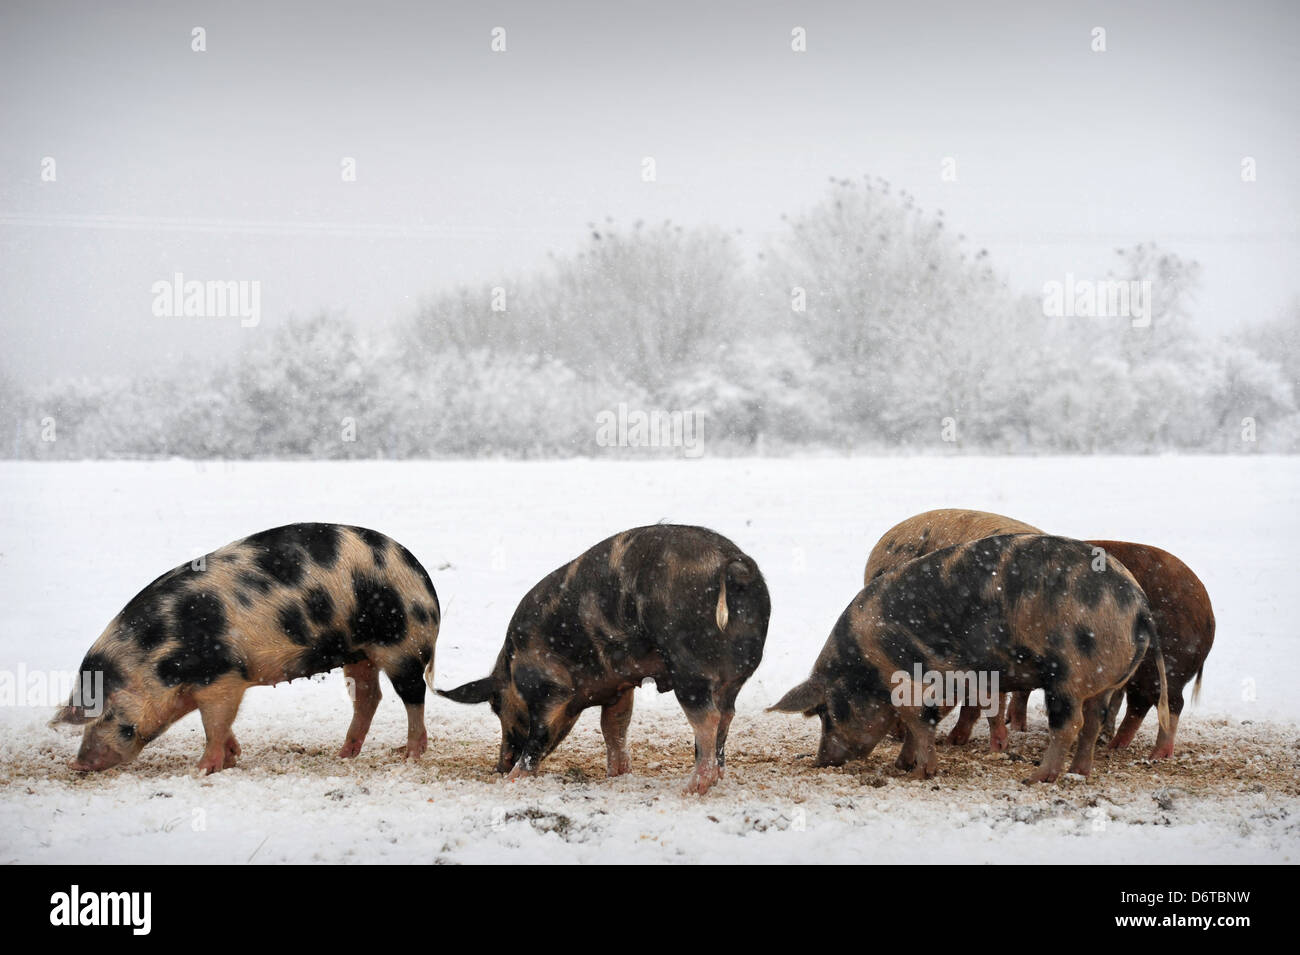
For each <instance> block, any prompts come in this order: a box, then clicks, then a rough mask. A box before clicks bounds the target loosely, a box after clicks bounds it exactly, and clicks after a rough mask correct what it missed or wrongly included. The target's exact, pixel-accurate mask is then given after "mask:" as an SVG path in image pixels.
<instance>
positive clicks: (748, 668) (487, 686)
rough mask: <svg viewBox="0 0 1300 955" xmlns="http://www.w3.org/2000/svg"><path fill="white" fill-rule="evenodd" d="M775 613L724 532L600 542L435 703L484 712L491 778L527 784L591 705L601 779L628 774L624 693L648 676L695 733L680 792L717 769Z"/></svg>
mask: <svg viewBox="0 0 1300 955" xmlns="http://www.w3.org/2000/svg"><path fill="white" fill-rule="evenodd" d="M770 609H771V605H770V601H769V599H768V593H767V585H766V584H765V583H764V581H763V575H762V574H761V573H759V570H758V565H757V564H756V563H754V560H753V559H752V558H751V557H749V556H747V555H746V554H745V553H744V552H743V551H741V549H740V548H739V547H737V546H736V545H735V544H733V543H732V542H731V541H729V540H727V539H726V538H725V537H723V536H721V535H720V534H715V533H714V532H713V531H710V530H706V529H704V528H702V527H685V526H681V525H674V524H656V525H653V526H650V527H638V528H635V529H633V530H629V531H624V532H623V533H621V534H616V535H615V536H613V537H611V538H609V539H607V540H604V541H601V542H600V543H599V544H597V545H596V546H595V547H593V548H591V549H590V550H589V551H587V552H586V553H584V554H583V555H582V556H581V557H578V558H577V559H576V560H574V561H572V562H571V563H568V564H566V565H564V566H563V567H561V568H559V569H558V570H556V571H554V572H553V573H551V574H549V575H547V576H546V577H545V578H543V579H542V580H541V582H540V583H538V584H537V585H536V586H535V587H533V589H532V590H530V591H529V592H528V593H527V594H526V595H525V596H524V598H523V600H521V601H520V602H519V606H518V608H517V609H516V610H515V613H514V616H513V617H512V618H511V620H510V626H509V628H508V630H507V632H506V642H505V646H503V647H502V649H501V653H500V654H499V655H498V657H497V662H496V666H495V667H494V668H493V670H492V673H491V675H490V676H487V677H484V678H483V679H481V680H476V681H474V682H472V683H467V684H465V685H464V686H460V687H457V688H456V689H454V690H446V691H442V690H440V691H439V692H440V693H441V694H442V695H443V696H446V697H447V698H448V699H451V700H455V701H456V702H458V703H483V702H487V703H490V704H491V706H492V710H493V712H494V713H496V715H497V716H498V717H499V718H500V721H501V752H500V757H499V759H498V761H497V767H496V769H497V772H499V773H504V772H507V771H508V772H509V773H510V778H511V779H516V778H518V777H519V776H521V775H527V774H532V773H535V772H536V771H537V767H538V765H539V764H540V763H541V761H542V760H543V759H544V758H545V757H546V756H547V755H548V754H549V753H551V751H552V750H554V749H555V747H556V746H558V745H559V743H560V741H561V740H563V739H564V737H565V736H566V735H567V734H568V732H569V730H570V729H572V728H573V724H574V723H575V722H576V721H577V719H578V715H579V714H580V713H581V712H582V711H583V710H584V709H586V708H587V707H590V706H599V707H601V717H600V728H601V732H602V733H603V734H604V737H605V747H606V768H607V771H608V773H609V775H610V776H617V775H619V774H620V773H625V772H627V771H628V769H629V763H630V761H629V757H628V751H627V730H628V723H629V722H630V720H631V717H632V694H633V692H634V691H635V690H636V688H637V687H638V686H640V685H641V683H642V681H644V680H646V679H647V678H649V679H653V680H654V681H655V685H656V686H657V688H658V689H659V691H660V692H666V691H667V690H670V689H671V690H672V691H673V692H674V693H676V694H677V700H678V702H680V703H681V705H682V709H683V710H685V711H686V718H687V719H688V720H689V721H690V723H691V726H692V728H693V729H694V730H695V771H694V772H693V773H692V775H691V778H690V782H689V783H688V784H687V792H693V793H704V792H706V791H707V790H708V789H709V787H710V786H712V785H713V784H714V783H715V782H716V781H717V780H718V778H719V777H720V776H721V775H722V773H723V771H724V770H725V767H726V753H725V747H726V742H727V729H728V727H729V726H730V725H731V719H732V715H733V713H734V712H735V702H736V694H737V693H739V692H740V688H741V687H742V686H743V685H744V683H745V681H746V680H747V679H748V678H749V676H750V674H751V673H753V672H754V670H755V668H756V667H757V666H758V664H759V661H760V660H761V659H762V657H763V644H764V641H765V640H766V638H767V620H768V614H769V612H770Z"/></svg>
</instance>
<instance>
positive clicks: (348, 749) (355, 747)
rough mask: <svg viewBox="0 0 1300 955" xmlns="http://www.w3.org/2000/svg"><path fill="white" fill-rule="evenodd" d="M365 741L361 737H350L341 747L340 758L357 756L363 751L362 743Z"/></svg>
mask: <svg viewBox="0 0 1300 955" xmlns="http://www.w3.org/2000/svg"><path fill="white" fill-rule="evenodd" d="M363 742H364V741H363V740H359V739H358V740H352V739H350V740H347V741H345V742H344V743H343V746H342V747H341V748H340V749H339V759H351V758H352V757H353V756H356V755H357V754H358V753H360V752H361V744H362V743H363Z"/></svg>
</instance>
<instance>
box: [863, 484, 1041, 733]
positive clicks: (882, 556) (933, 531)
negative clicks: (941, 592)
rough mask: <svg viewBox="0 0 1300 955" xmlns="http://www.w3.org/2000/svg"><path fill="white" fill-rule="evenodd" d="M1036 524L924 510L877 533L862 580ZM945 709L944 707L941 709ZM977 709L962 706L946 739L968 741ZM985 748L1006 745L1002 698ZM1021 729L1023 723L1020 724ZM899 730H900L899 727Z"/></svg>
mask: <svg viewBox="0 0 1300 955" xmlns="http://www.w3.org/2000/svg"><path fill="white" fill-rule="evenodd" d="M1041 533H1043V532H1042V531H1041V530H1039V529H1038V528H1037V527H1034V526H1032V525H1030V524H1026V523H1025V522H1024V521H1018V520H1016V519H1015V518H1013V517H1004V516H1003V515H1001V514H993V513H990V512H988V511H971V510H966V509H963V508H955V507H948V508H939V509H938V510H933V511H924V512H922V513H920V514H917V515H915V516H913V517H909V518H908V519H907V520H905V521H900V522H899V523H897V524H895V525H894V526H893V527H891V528H890V529H889V530H887V531H885V533H884V534H882V535H881V537H880V540H879V541H877V542H876V546H875V547H873V548H872V549H871V555H870V556H869V557H868V558H867V568H866V571H865V572H864V574H863V583H866V584H869V583H871V581H872V579H873V578H875V577H878V576H880V575H881V574H883V573H885V572H887V571H890V570H893V569H894V568H895V567H900V566H902V565H903V564H905V563H907V562H908V561H909V560H913V559H915V558H917V557H922V556H924V555H925V554H930V553H933V552H934V551H936V550H942V549H943V548H945V547H953V546H955V545H957V544H965V543H968V542H969V541H974V540H980V539H981V538H984V537H995V536H997V535H999V534H1041ZM945 712H946V711H945ZM980 712H981V709H980V707H979V706H976V705H969V706H963V707H962V711H961V713H960V714H959V715H958V718H957V724H956V725H955V726H954V727H953V728H952V731H951V732H950V733H949V734H948V742H949V743H950V744H951V745H954V746H960V745H962V744H964V743H967V742H969V741H970V735H971V730H972V729H973V728H974V726H975V721H976V720H977V719H979V716H980ZM988 723H989V749H990V750H992V751H993V752H995V753H1000V752H1003V751H1004V750H1005V749H1006V748H1007V725H1006V720H1005V719H1004V713H1003V702H1002V700H1001V699H999V701H998V712H997V713H996V714H994V715H992V716H990V717H988ZM1022 729H1023V727H1022ZM900 733H901V730H900Z"/></svg>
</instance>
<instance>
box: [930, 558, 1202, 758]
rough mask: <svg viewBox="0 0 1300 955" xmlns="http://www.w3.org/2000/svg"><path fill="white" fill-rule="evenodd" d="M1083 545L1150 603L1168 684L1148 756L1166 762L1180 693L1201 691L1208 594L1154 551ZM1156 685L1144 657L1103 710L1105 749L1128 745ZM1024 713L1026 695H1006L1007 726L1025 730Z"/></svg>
mask: <svg viewBox="0 0 1300 955" xmlns="http://www.w3.org/2000/svg"><path fill="white" fill-rule="evenodd" d="M1086 543H1087V544H1088V546H1090V547H1094V548H1100V549H1101V550H1103V551H1105V552H1106V555H1107V559H1114V560H1118V561H1119V562H1120V563H1122V564H1123V565H1124V566H1125V567H1126V568H1127V569H1128V571H1129V573H1131V574H1132V575H1133V577H1134V579H1136V580H1137V582H1138V583H1139V584H1140V585H1141V586H1142V589H1143V590H1144V591H1145V592H1146V595H1147V600H1148V601H1149V603H1150V605H1151V614H1152V616H1153V617H1154V618H1155V621H1156V629H1157V630H1159V631H1160V646H1161V649H1162V650H1163V652H1164V657H1165V666H1166V673H1167V678H1168V681H1169V726H1168V727H1167V728H1165V727H1163V726H1162V727H1161V728H1160V730H1159V732H1158V733H1157V734H1156V742H1155V745H1154V746H1153V747H1152V748H1151V753H1150V758H1151V759H1164V758H1167V757H1169V756H1172V755H1173V754H1174V736H1175V734H1176V733H1177V732H1178V718H1179V716H1180V715H1181V714H1182V712H1183V702H1184V701H1183V690H1184V688H1185V687H1186V686H1187V684H1188V682H1189V681H1190V680H1191V679H1192V677H1193V676H1194V677H1196V683H1195V685H1194V687H1193V689H1192V698H1193V699H1195V698H1196V696H1197V694H1198V693H1199V692H1200V688H1201V678H1202V675H1203V673H1204V668H1205V658H1206V657H1207V656H1208V655H1209V653H1210V647H1211V646H1213V645H1214V609H1213V607H1212V606H1211V605H1210V595H1209V594H1208V593H1207V592H1206V590H1205V585H1204V584H1202V583H1201V581H1200V578H1198V577H1197V576H1196V574H1194V573H1193V572H1192V570H1191V568H1190V567H1188V566H1187V565H1186V564H1184V563H1183V562H1182V561H1181V560H1179V559H1178V558H1177V557H1175V556H1174V555H1173V554H1171V553H1169V552H1168V551H1165V550H1161V549H1160V548H1159V547H1152V546H1150V545H1148V544H1133V543H1129V542H1127V541H1111V540H1091V541H1087V542H1086ZM1159 687H1160V681H1159V678H1158V674H1157V673H1156V666H1155V662H1154V661H1153V660H1151V659H1149V658H1148V659H1144V660H1143V661H1142V664H1141V666H1139V667H1138V670H1137V673H1135V674H1134V675H1133V679H1132V680H1130V681H1129V683H1128V685H1127V686H1126V687H1124V688H1123V690H1122V691H1121V692H1117V693H1116V694H1115V697H1114V699H1113V700H1112V701H1111V704H1110V706H1109V707H1107V710H1106V719H1105V721H1104V724H1103V725H1104V730H1103V732H1104V733H1105V735H1106V736H1107V737H1109V739H1110V742H1109V746H1110V748H1111V749H1123V748H1124V747H1126V746H1128V745H1129V743H1131V742H1132V741H1133V737H1134V736H1135V735H1136V734H1137V731H1138V728H1139V727H1140V726H1141V725H1142V720H1143V719H1144V718H1145V717H1146V714H1147V713H1148V712H1150V710H1151V707H1152V706H1153V705H1154V704H1155V702H1156V699H1157V697H1158V695H1159ZM1122 698H1127V700H1128V707H1127V709H1126V710H1125V713H1124V722H1123V723H1121V724H1120V728H1119V732H1118V733H1116V732H1115V718H1116V716H1117V714H1118V712H1119V704H1120V700H1121V699H1122ZM1028 709H1029V694H1028V693H1013V694H1012V695H1011V705H1010V707H1009V708H1007V722H1008V723H1009V724H1010V726H1011V729H1013V730H1024V729H1025V725H1026V716H1027V713H1028ZM978 716H979V713H978V711H977V710H975V709H974V708H973V707H963V709H962V712H961V716H960V717H959V718H958V727H960V726H961V725H962V723H966V724H968V725H969V724H971V723H974V721H975V720H976V719H977V718H978ZM953 732H954V733H956V730H954V731H953Z"/></svg>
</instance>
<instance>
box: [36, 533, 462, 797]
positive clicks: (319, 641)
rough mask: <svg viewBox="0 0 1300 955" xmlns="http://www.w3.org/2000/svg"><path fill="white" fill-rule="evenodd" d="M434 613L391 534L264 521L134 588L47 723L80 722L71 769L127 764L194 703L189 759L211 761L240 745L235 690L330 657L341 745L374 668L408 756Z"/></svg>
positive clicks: (367, 693)
mask: <svg viewBox="0 0 1300 955" xmlns="http://www.w3.org/2000/svg"><path fill="white" fill-rule="evenodd" d="M440 618H441V614H440V609H439V604H438V595H437V594H436V593H435V592H434V589H433V582H432V581H431V580H430V579H429V575H428V573H426V572H425V570H424V568H423V567H422V566H420V563H419V561H417V560H416V559H415V557H414V556H413V555H412V554H411V552H410V551H408V550H407V549H406V548H405V547H403V546H402V545H401V544H399V543H397V542H396V541H394V540H391V539H389V538H388V537H385V536H384V535H383V534H380V533H377V532H376V531H371V530H366V529H365V528H361V527H348V526H344V525H339V524H290V525H287V526H285V527H276V528H273V529H271V530H266V531H262V532H261V533H258V534H254V535H252V536H251V537H245V538H244V539H242V540H238V541H235V542H234V543H232V544H228V545H226V546H225V547H222V548H220V549H219V550H216V551H213V552H212V553H211V554H208V555H206V556H205V557H203V558H199V559H197V560H195V561H192V562H191V563H189V564H182V565H181V566H180V567H177V568H175V569H174V570H170V571H168V572H167V573H165V574H163V575H162V576H161V577H159V578H158V579H157V580H155V581H154V582H153V583H151V584H149V586H147V587H145V589H144V590H142V591H140V593H138V594H137V595H136V596H135V597H134V598H133V599H132V600H131V602H130V603H128V604H127V605H126V608H125V609H124V610H122V612H121V613H119V614H118V615H117V616H116V617H114V618H113V620H112V622H111V623H109V625H108V627H107V629H105V630H104V632H103V634H102V635H101V636H100V637H99V639H98V640H96V641H95V643H94V645H93V646H92V647H91V648H90V652H89V653H87V655H86V657H85V659H84V660H83V661H82V663H81V673H80V686H79V688H78V690H77V691H74V693H73V698H72V700H70V701H69V703H68V705H67V706H65V707H63V709H62V710H61V711H60V712H59V714H58V716H56V717H55V722H63V723H74V724H85V725H86V726H85V731H84V733H83V735H82V741H81V749H80V752H79V753H78V754H77V758H76V760H75V761H74V762H73V764H72V767H73V768H74V769H77V770H84V771H90V770H100V769H107V768H109V767H111V766H116V765H118V764H119V763H125V762H129V761H130V760H132V759H134V758H135V757H136V756H137V755H139V753H140V751H141V750H142V749H143V748H144V746H145V745H146V744H147V743H149V742H150V741H151V740H153V739H156V738H157V737H158V736H159V735H160V734H161V733H162V732H163V731H164V730H166V729H167V728H168V727H169V726H171V725H172V724H173V723H175V722H176V721H177V720H178V719H180V718H181V717H182V716H185V715H186V714H187V713H189V712H191V711H192V710H195V709H197V710H198V711H199V716H200V717H201V718H202V720H203V730H204V733H205V734H206V736H207V746H206V748H205V749H204V751H203V756H202V758H201V759H200V760H199V764H198V768H199V771H200V772H201V773H209V772H217V771H218V770H221V769H228V768H230V767H231V766H234V765H235V758H236V757H237V756H238V755H239V753H240V747H239V743H238V742H237V741H236V740H235V735H234V733H233V732H232V731H231V724H232V723H233V722H234V719H235V714H236V713H237V712H238V710H239V704H240V701H241V699H242V698H243V695H244V691H245V690H247V689H248V688H249V687H250V686H259V685H273V684H275V683H279V682H282V681H285V680H293V679H296V678H297V677H304V676H310V675H312V674H315V673H323V672H325V671H327V670H332V669H334V668H335V667H339V666H341V667H343V672H344V675H345V676H346V677H348V678H349V680H351V681H352V686H353V716H352V724H351V726H350V727H349V728H348V733H347V739H346V740H345V742H344V744H343V748H342V749H341V750H340V751H339V755H340V756H343V757H348V756H355V755H356V754H357V753H358V752H359V751H360V749H361V744H362V742H364V740H365V738H366V733H367V732H368V731H369V729H370V721H371V719H372V717H373V716H374V713H375V708H376V707H377V706H378V705H379V697H380V689H379V673H380V671H383V672H384V673H387V674H388V677H389V679H390V680H391V681H392V684H393V688H394V689H395V690H396V691H397V695H398V696H399V697H401V699H402V702H403V703H404V704H405V705H406V713H407V723H408V728H407V742H406V755H407V756H408V757H410V758H418V757H419V756H420V755H421V754H422V753H423V752H424V751H425V748H426V747H427V745H428V736H427V734H426V733H425V727H424V692H425V685H426V683H430V684H431V681H432V677H433V654H434V644H435V642H436V641H437V639H438V626H439V622H440ZM97 688H98V689H97Z"/></svg>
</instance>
